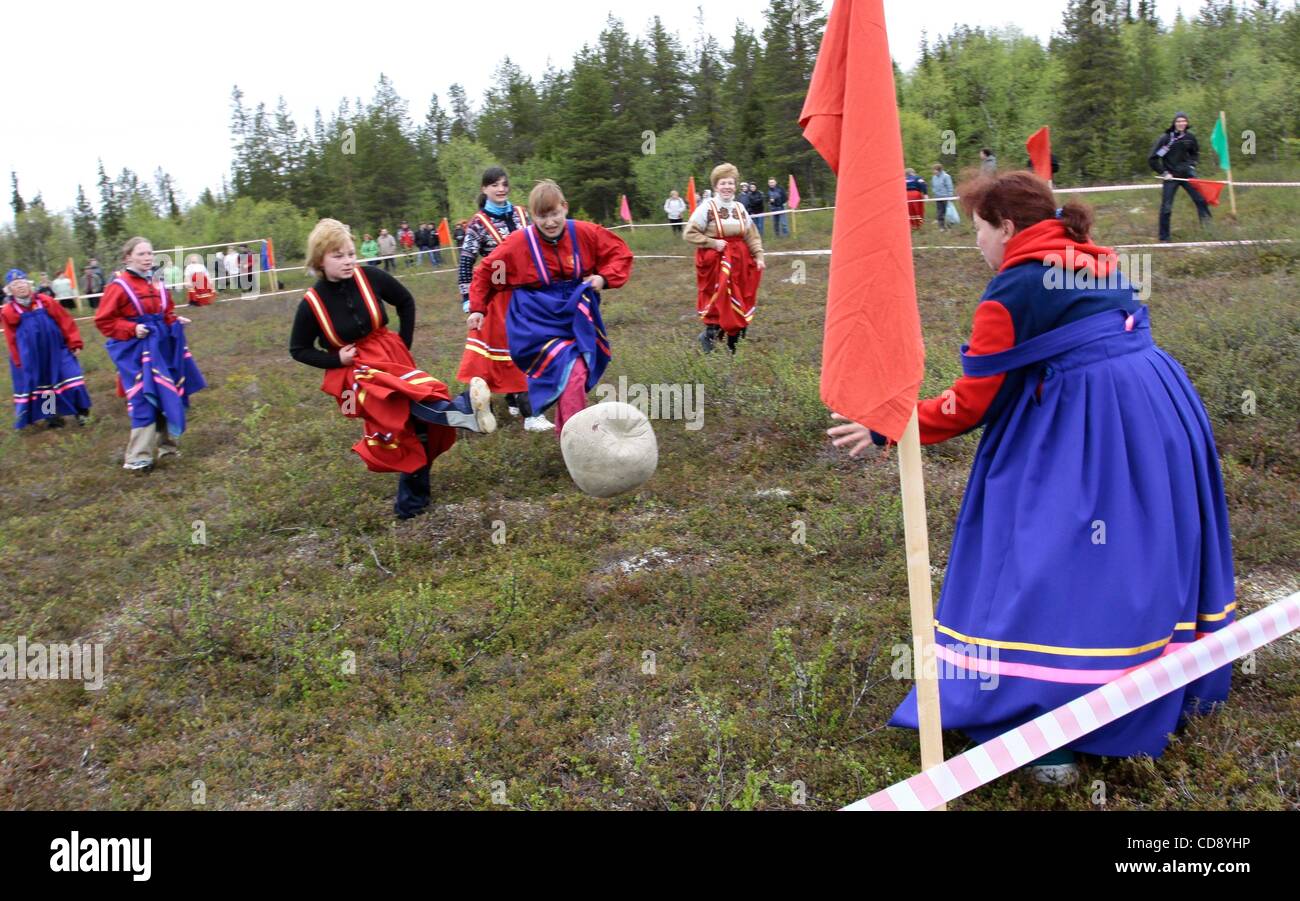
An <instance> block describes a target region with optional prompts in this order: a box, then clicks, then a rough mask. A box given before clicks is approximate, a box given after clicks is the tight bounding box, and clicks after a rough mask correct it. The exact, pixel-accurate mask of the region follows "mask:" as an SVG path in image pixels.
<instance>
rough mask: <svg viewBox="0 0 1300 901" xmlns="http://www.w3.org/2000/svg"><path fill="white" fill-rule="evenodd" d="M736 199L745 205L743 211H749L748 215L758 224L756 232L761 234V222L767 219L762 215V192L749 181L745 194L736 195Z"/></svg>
mask: <svg viewBox="0 0 1300 901" xmlns="http://www.w3.org/2000/svg"><path fill="white" fill-rule="evenodd" d="M736 199H737V200H739V201H740V202H741V204H742V205H743V206H744V207H745V212H747V213H749V217H750V218H751V219H753V220H754V224H755V225H757V226H758V233H759V234H760V235H761V234H763V223H764V222H765V221H766V220H767V217H766V216H763V215H762V212H763V192H762V191H760V190H759V189H758V185H756V184H754V183H753V182H752V181H751V182H750V183H749V185H748V187H747V189H746V192H745V194H744V195H737V197H736Z"/></svg>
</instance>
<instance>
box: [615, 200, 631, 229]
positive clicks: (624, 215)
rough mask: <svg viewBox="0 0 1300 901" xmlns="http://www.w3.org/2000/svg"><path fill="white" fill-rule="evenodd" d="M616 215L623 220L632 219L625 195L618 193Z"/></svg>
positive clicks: (629, 220) (628, 220)
mask: <svg viewBox="0 0 1300 901" xmlns="http://www.w3.org/2000/svg"><path fill="white" fill-rule="evenodd" d="M618 217H619V218H620V219H622V220H623V221H624V222H631V221H632V210H631V208H630V207H628V205H627V195H626V194H621V195H619V206H618Z"/></svg>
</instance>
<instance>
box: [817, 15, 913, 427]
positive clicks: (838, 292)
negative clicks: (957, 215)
mask: <svg viewBox="0 0 1300 901" xmlns="http://www.w3.org/2000/svg"><path fill="white" fill-rule="evenodd" d="M799 122H800V124H801V125H802V126H803V130H804V137H806V138H807V139H808V141H809V143H811V144H812V145H813V147H815V148H816V149H817V152H818V153H820V154H821V155H822V157H823V158H824V159H825V160H826V162H827V163H828V164H829V165H830V167H831V169H832V170H834V171H835V172H836V173H837V174H838V175H839V182H838V191H837V196H836V198H835V205H836V207H837V210H836V218H837V219H838V218H839V216H840V213H841V212H843V214H844V219H845V227H843V228H835V229H834V230H833V232H832V238H831V266H830V285H829V288H828V290H827V297H826V333H825V338H824V340H823V344H822V379H821V396H822V401H823V402H824V403H825V404H826V406H828V407H830V408H831V409H832V410H833V411H835V412H837V413H841V414H843V415H845V416H847V417H849V418H850V419H852V420H854V421H855V422H859V423H861V424H862V425H865V426H869V427H871V428H872V429H875V430H876V431H877V432H880V433H881V434H883V435H886V436H888V437H889V438H892V439H893V440H895V441H897V440H898V439H900V438H901V437H902V435H903V430H904V429H905V428H906V427H907V422H908V420H909V419H910V418H911V415H912V410H913V409H914V408H915V407H916V401H917V397H918V395H919V392H920V387H921V378H922V376H923V374H924V368H925V346H924V344H923V343H922V341H921V318H920V314H919V313H918V311H917V308H916V283H915V280H914V276H913V271H912V239H911V235H910V232H909V229H908V225H907V219H906V218H905V217H903V216H900V215H898V211H899V210H900V209H903V204H904V203H906V201H907V191H906V187H905V186H904V184H903V179H901V178H899V177H898V174H899V173H900V172H902V171H903V141H902V137H901V134H900V132H899V125H898V107H897V106H896V104H895V95H894V72H893V67H892V65H891V63H890V58H889V44H888V41H887V40H886V37H885V10H884V4H883V2H882V0H836V3H835V5H834V6H832V7H831V14H830V21H829V23H828V24H827V26H826V34H825V36H824V37H823V38H822V46H821V52H820V53H819V54H818V57H817V65H816V68H815V69H814V70H813V77H812V84H811V85H810V87H809V90H808V98H807V99H806V100H805V101H804V107H803V113H802V114H801V115H800V118H799Z"/></svg>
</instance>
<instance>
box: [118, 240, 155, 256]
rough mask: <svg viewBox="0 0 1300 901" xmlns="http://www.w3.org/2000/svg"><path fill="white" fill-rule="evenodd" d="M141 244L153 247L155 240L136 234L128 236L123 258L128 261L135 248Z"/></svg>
mask: <svg viewBox="0 0 1300 901" xmlns="http://www.w3.org/2000/svg"><path fill="white" fill-rule="evenodd" d="M141 244H148V245H149V246H150V247H153V242H152V241H150V240H149V239H148V238H142V237H140V236H139V235H136V236H135V237H134V238H127V240H126V243H125V244H123V245H122V260H123V261H126V260H127V259H129V258H130V257H131V254H132V253H134V252H135V249H136V248H137V247H139V246H140V245H141Z"/></svg>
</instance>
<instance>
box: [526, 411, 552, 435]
mask: <svg viewBox="0 0 1300 901" xmlns="http://www.w3.org/2000/svg"><path fill="white" fill-rule="evenodd" d="M553 428H555V423H553V422H551V421H550V420H549V419H547V418H546V417H545V416H542V415H540V414H539V415H537V416H529V417H528V418H527V419H525V420H524V431H525V432H549V431H550V430H551V429H553Z"/></svg>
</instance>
